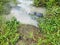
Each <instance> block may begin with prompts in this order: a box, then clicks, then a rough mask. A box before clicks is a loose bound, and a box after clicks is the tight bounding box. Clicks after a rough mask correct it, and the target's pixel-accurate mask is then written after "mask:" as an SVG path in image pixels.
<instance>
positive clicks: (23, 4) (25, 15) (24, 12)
mask: <svg viewBox="0 0 60 45" xmlns="http://www.w3.org/2000/svg"><path fill="white" fill-rule="evenodd" d="M18 1H19V2H20V4H18V5H17V7H15V8H13V9H12V10H11V13H10V15H11V16H15V17H16V18H17V20H18V21H20V23H22V24H30V25H34V26H37V24H38V22H37V21H36V20H34V19H32V18H31V16H30V15H29V13H32V12H40V13H43V14H44V13H45V8H37V7H34V6H32V5H31V4H33V1H32V0H18Z"/></svg>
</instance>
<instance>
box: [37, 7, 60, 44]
mask: <svg viewBox="0 0 60 45" xmlns="http://www.w3.org/2000/svg"><path fill="white" fill-rule="evenodd" d="M46 14H47V15H46V16H45V17H43V18H40V19H39V28H40V29H41V32H42V34H43V35H44V37H45V39H42V38H40V40H38V45H41V44H44V45H60V41H59V40H60V7H59V6H52V8H48V9H47V12H46ZM40 41H41V43H39V42H40Z"/></svg>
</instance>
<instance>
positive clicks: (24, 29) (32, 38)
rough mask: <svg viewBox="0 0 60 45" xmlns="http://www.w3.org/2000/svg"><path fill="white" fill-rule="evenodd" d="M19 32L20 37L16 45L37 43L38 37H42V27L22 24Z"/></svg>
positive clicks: (35, 44)
mask: <svg viewBox="0 0 60 45" xmlns="http://www.w3.org/2000/svg"><path fill="white" fill-rule="evenodd" d="M18 33H19V34H20V37H19V40H18V42H17V43H16V45H37V40H38V38H40V37H42V35H41V34H40V29H39V28H37V27H35V26H32V25H24V24H23V25H21V26H20V27H19V28H18Z"/></svg>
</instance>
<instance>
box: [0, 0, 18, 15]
mask: <svg viewBox="0 0 60 45" xmlns="http://www.w3.org/2000/svg"><path fill="white" fill-rule="evenodd" d="M16 2H17V1H16V0H0V15H1V14H8V13H9V12H10V9H11V5H10V3H14V4H16Z"/></svg>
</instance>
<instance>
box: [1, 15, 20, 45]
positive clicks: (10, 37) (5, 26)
mask: <svg viewBox="0 0 60 45" xmlns="http://www.w3.org/2000/svg"><path fill="white" fill-rule="evenodd" d="M18 25H19V22H17V20H16V19H15V18H12V19H11V20H10V21H9V20H8V21H6V20H4V18H3V17H1V16H0V45H15V43H16V41H17V40H18V38H19V34H18V33H17V28H18Z"/></svg>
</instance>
